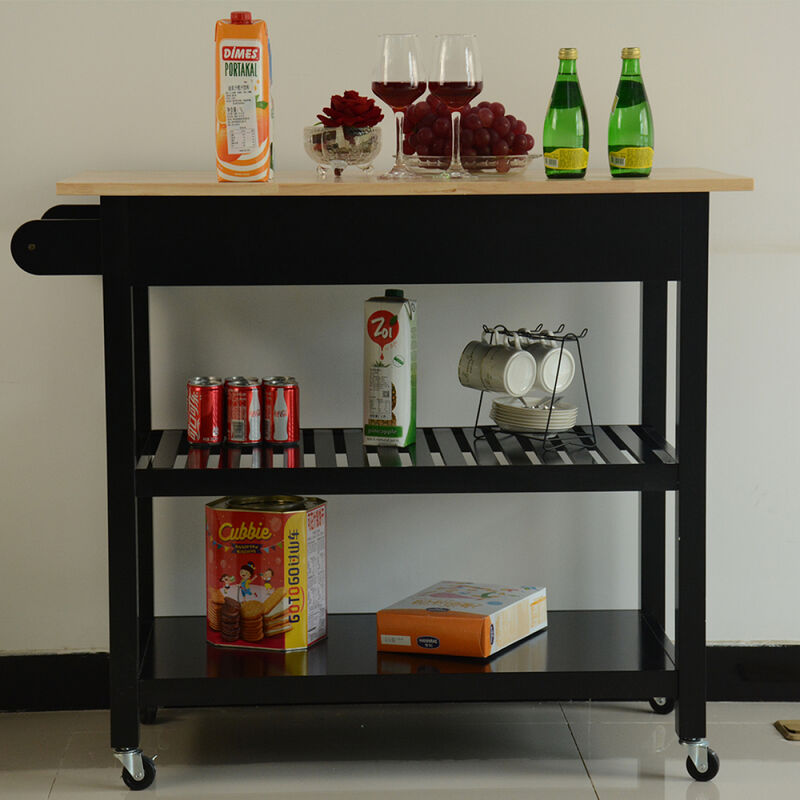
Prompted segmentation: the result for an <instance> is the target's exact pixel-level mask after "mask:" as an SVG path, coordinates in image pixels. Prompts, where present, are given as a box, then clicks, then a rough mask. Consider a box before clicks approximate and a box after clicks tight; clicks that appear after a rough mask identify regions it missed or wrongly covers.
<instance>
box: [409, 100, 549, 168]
mask: <svg viewBox="0 0 800 800" xmlns="http://www.w3.org/2000/svg"><path fill="white" fill-rule="evenodd" d="M533 144H534V141H533V136H531V135H530V134H529V133H528V126H527V125H526V124H525V123H524V122H523V121H522V120H521V119H517V118H516V117H515V116H513V115H511V114H506V109H505V106H503V104H502V103H490V102H488V101H487V100H484V101H482V102H480V103H478V105H477V106H475V107H472V106H470V105H469V104H468V105H466V106H464V107H463V108H462V109H461V158H462V159H463V160H464V165H465V166H467V167H468V166H469V161H470V159H471V158H475V157H476V156H508V155H515V156H519V155H525V154H526V153H528V152H529V151H530V150H531V149H532V148H533ZM403 153H404V154H405V155H407V156H410V155H413V154H414V153H416V154H417V155H419V156H441V157H442V158H443V159H444V158H448V159H449V158H450V155H451V153H452V145H451V131H450V111H449V110H448V108H447V106H446V105H445V104H444V103H443V102H442V101H441V100H439V99H437V98H436V97H434V95H428V98H427V99H426V100H423V101H422V102H419V103H415V104H414V105H411V106H409V107H408V109H407V110H406V115H405V119H404V121H403ZM504 163H505V164H507V162H503V161H502V160H499V161H498V167H499V166H501V165H503V164H504Z"/></svg>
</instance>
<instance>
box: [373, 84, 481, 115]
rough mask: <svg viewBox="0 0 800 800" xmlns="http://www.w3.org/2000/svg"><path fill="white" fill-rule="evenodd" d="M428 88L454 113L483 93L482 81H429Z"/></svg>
mask: <svg viewBox="0 0 800 800" xmlns="http://www.w3.org/2000/svg"><path fill="white" fill-rule="evenodd" d="M430 87H431V93H432V94H435V95H436V97H438V98H439V99H440V100H441V101H442V102H443V103H444V104H445V105H446V106H447V107H448V108H449V109H450V110H451V111H455V110H456V109H458V108H461V107H462V106H465V105H466V104H467V103H469V102H470V101H471V100H473V99H474V98H476V97H477V96H478V95H479V94H480V93H481V92H482V91H483V81H472V82H467V81H444V82H442V83H439V82H438V81H431V83H430ZM378 97H380V95H378Z"/></svg>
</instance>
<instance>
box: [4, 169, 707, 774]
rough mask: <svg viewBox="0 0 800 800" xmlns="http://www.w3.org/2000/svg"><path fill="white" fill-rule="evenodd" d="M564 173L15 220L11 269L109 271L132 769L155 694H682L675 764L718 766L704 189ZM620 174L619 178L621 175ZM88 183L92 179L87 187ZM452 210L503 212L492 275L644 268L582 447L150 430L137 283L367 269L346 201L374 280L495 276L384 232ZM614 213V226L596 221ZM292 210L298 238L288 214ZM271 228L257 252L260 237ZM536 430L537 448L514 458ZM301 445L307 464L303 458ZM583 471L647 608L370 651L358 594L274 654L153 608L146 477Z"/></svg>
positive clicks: (152, 493) (623, 276) (525, 478)
mask: <svg viewBox="0 0 800 800" xmlns="http://www.w3.org/2000/svg"><path fill="white" fill-rule="evenodd" d="M571 183H573V184H578V183H579V182H577V181H573V182H571ZM589 183H590V181H589V180H588V179H587V181H586V185H587V186H588V185H589ZM580 184H581V185H580V186H576V187H573V188H572V189H570V188H569V187H567V189H564V190H562V191H563V193H561V194H549V193H547V192H549V191H550V190H551V188H552V187H550V186H547V187H545V189H546V191H543V192H538V193H537V191H538V190H537V189H536V188H535V186H534V188H533V189H532V190H531V191H530V193H529V194H525V193H523V194H507V195H506V194H503V193H502V189H501V188H500V186H501V184H499V183H498V188H497V189H496V192H497V193H496V194H482V195H481V194H476V195H471V196H459V195H458V194H452V195H448V196H424V195H419V194H417V195H397V196H379V197H376V196H367V194H365V195H364V196H361V195H349V196H348V195H342V196H322V194H320V195H317V196H283V195H281V194H280V193H275V194H273V195H264V196H250V197H238V196H236V197H234V196H224V193H222V192H221V190H220V189H219V187H217V186H216V184H214V185H209V189H208V192H207V194H208V195H209V196H199V197H198V196H183V195H180V192H179V191H178V192H177V193H176V192H175V191H171V192H164V195H165V196H149V195H147V194H142V193H136V192H131V193H127V189H126V188H125V187H123V188H122V189H118V190H116V191H114V192H109V194H108V195H106V196H102V198H101V201H100V204H99V205H96V204H94V205H83V206H56V207H55V208H53V209H50V211H48V212H47V213H46V214H45V215H44V218H43V219H41V220H34V221H31V222H28V223H25V224H24V225H22V226H21V227H20V228H19V229H18V230H17V232H16V233H15V235H14V237H13V240H12V253H13V255H14V258H15V260H16V261H17V263H18V264H19V265H20V266H21V267H22V268H23V269H25V270H26V271H28V272H30V273H33V274H41V275H58V274H61V275H67V274H70V275H78V274H95V275H100V276H102V282H103V308H104V320H105V323H104V324H105V368H106V369H105V374H106V414H107V424H106V437H107V476H108V520H109V529H108V547H109V571H110V575H111V576H112V577H111V580H110V585H109V616H110V681H111V684H110V685H111V744H112V747H113V748H114V751H115V753H116V754H117V756H118V757H119V758H120V760H122V761H123V764H124V766H125V774H126V775H127V776H128V777H127V778H126V782H128V783H129V784H130V782H133V783H134V784H135V785H136V786H137V787H139V788H140V787H141V785H142V782H143V781H147V780H152V774H154V770H152V769H151V767H152V762H150V765H149V766H148V761H147V759H146V757H144V756H143V755H142V753H141V750H140V749H139V725H140V720H141V721H149V720H151V719H152V718H153V716H154V715H155V710H156V708H158V707H160V706H193V705H196V706H209V705H218V706H226V705H237V704H248V705H253V704H270V703H282V704H287V703H288V704H292V703H316V702H342V703H349V702H437V701H464V700H483V701H499V700H563V699H594V700H602V699H606V700H612V699H613V700H648V699H649V700H650V701H651V705H652V706H653V708H654V709H656V710H657V711H660V712H665V711H669V710H671V708H672V706H673V705H674V706H675V710H676V713H675V729H676V732H677V735H678V738H679V739H680V741H681V742H683V743H685V744H687V745H688V746H689V758H688V761H687V768H688V769H689V772H690V774H692V776H693V777H695V778H698V779H700V780H707V779H709V778H711V777H713V775H714V774H716V770H717V768H718V766H719V761H718V759H717V758H716V755H714V754H713V751H711V750H710V749H709V748H708V742H707V741H706V739H705V735H706V707H705V697H706V688H705V682H706V666H705V570H706V547H705V516H706V511H705V509H706V506H705V493H706V475H705V473H706V344H707V334H706V327H707V275H708V208H709V195H708V191H709V190H708V189H695V190H687V189H685V188H677V187H676V188H674V189H671V188H670V187H669V186H668V187H667V188H666V189H664V190H661V189H659V190H658V191H657V192H652V193H648V192H647V191H644V192H642V191H641V187H643V186H644V187H646V186H647V184H643V183H641V182H639V183H637V182H636V181H634V180H631V181H630V183H625V184H622V183H618V184H615V188H614V190H613V193H609V194H600V193H592V192H590V191H589V189H590V188H591V187H589V188H587V189H586V190H585V191H586V193H583V192H584V189H583V182H580ZM515 185H516V184H515ZM126 186H127V184H126ZM619 186H625V187H628V186H630V187H632V188H631V189H630V191H629V192H620V190H619V189H618V188H616V187H619ZM290 190H291V187H289V188H288V189H287V191H288V192H289V194H291V192H290ZM193 191H194V193H195V194H196V193H197V187H194V190H193ZM326 191H328V192H330V191H333V189H332V188H331V187H330V186H326ZM95 193H99V194H101V195H103V194H104V193H103V190H102V187H101V189H100V191H97V192H95ZM120 194H122V195H123V196H119V195H120ZM215 194H216V195H220V194H222V196H212V195H215ZM166 195H170V196H166ZM465 215H466V216H467V217H468V218H470V219H478V218H480V219H482V220H483V224H484V226H485V229H487V230H490V229H496V228H503V229H508V230H515V231H518V232H519V235H515V236H513V237H510V238H509V239H508V248H509V253H508V255H509V258H508V259H507V260H506V267H505V268H504V271H503V274H502V280H503V281H505V282H508V283H520V284H525V283H530V282H532V281H538V282H543V281H544V282H547V281H554V280H557V281H558V282H560V283H562V282H597V281H611V282H615V281H635V282H639V283H640V285H641V306H640V309H641V369H640V376H641V414H640V419H639V421H638V422H634V423H631V424H628V425H604V424H599V425H595V426H594V434H595V443H594V445H593V446H592V445H589V447H590V449H591V453H589V452H588V451H586V450H577V451H576V452H575V453H571V454H569V456H568V461H569V463H565V460H564V459H563V458H560V457H559V456H561V455H564V454H563V453H561V454H558V453H552V452H549V451H547V450H544V449H543V448H541V447H539V445H538V444H537V443H535V442H534V443H533V444H531V443H530V442H526V441H525V440H523V439H522V438H519V437H514V436H510V437H508V438H507V439H504V440H503V441H498V440H497V439H496V438H494V437H493V435H492V434H491V431H488V432H487V436H486V438H485V440H481V441H475V440H473V439H472V437H471V436H470V435H469V434H470V432H471V429H470V428H469V427H468V428H458V427H449V428H447V427H444V428H420V429H418V435H417V442H416V444H415V445H413V446H411V447H409V448H400V449H399V450H398V449H394V448H377V449H375V448H365V447H364V446H363V444H362V442H361V431H360V430H358V429H347V428H333V429H330V428H328V429H310V428H307V429H305V430H304V431H303V440H302V442H301V446H300V448H301V451H302V453H301V458H300V459H299V464H300V467H301V468H298V469H273V468H270V467H269V466H268V465H262V467H261V468H257V469H253V468H249V469H244V468H238V467H237V466H236V465H233V466H228V465H226V466H225V468H216V469H210V468H208V469H204V468H199V469H186V468H185V466H186V465H185V459H184V458H183V456H185V455H186V454H187V452H188V443H187V441H186V433H185V430H184V431H182V430H157V429H154V428H153V427H152V421H151V414H150V342H149V335H150V334H149V322H148V287H150V286H176V285H211V286H223V285H265V284H272V285H277V284H294V285H297V284H304V285H310V284H330V283H332V282H335V283H344V284H351V285H362V286H363V285H372V284H374V281H375V279H376V272H375V271H374V265H373V263H372V260H371V259H355V260H352V259H351V260H349V261H348V264H347V266H346V268H345V267H344V266H341V267H340V268H335V267H334V266H332V265H330V264H329V262H328V260H326V259H321V258H320V257H319V242H325V241H338V239H337V237H339V236H341V233H342V230H343V225H344V224H345V223H346V222H347V221H351V220H358V221H359V240H360V247H361V248H362V250H363V252H374V253H379V254H381V261H382V264H381V270H380V273H379V275H380V277H381V280H382V282H383V281H385V282H386V284H387V285H388V283H389V282H390V281H391V282H396V283H400V284H429V283H449V282H452V283H473V284H485V283H493V282H496V281H497V280H498V277H499V276H498V275H497V274H496V273H492V272H491V271H487V270H486V269H484V264H486V263H492V260H493V258H494V255H495V254H494V249H493V248H494V240H493V239H492V238H491V237H476V239H475V241H474V242H473V243H471V244H470V247H469V249H468V254H467V257H465V258H466V260H465V259H460V260H459V264H458V266H457V267H455V266H454V267H453V268H452V271H448V270H447V268H446V267H441V268H439V267H437V270H438V271H437V270H433V269H431V268H430V266H429V265H427V264H426V263H424V262H422V261H420V260H419V259H409V258H408V256H407V252H406V250H405V248H392V247H386V242H389V241H393V239H394V235H395V234H396V231H395V229H394V226H395V224H396V220H398V219H411V218H414V219H421V218H425V219H433V218H435V219H436V220H437V226H438V228H439V229H440V230H455V229H460V228H461V227H462V226H463V220H464V219H465ZM531 219H536V220H540V221H544V222H547V223H548V224H549V225H550V227H553V226H556V227H557V224H561V221H565V220H568V221H571V223H572V222H574V223H575V224H574V225H572V224H571V223H570V224H571V227H570V228H569V241H568V242H567V241H566V239H565V237H564V236H561V235H559V236H547V237H538V236H536V235H535V231H534V230H533V229H531V228H530V227H529V225H528V222H529V221H530V220H531ZM623 219H624V220H625V226H624V236H616V237H611V236H609V234H608V232H609V231H610V230H615V229H617V228H618V222H619V220H623ZM308 220H313V226H314V236H307V235H303V233H302V230H303V229H302V227H298V226H300V225H302V224H305V223H306V222H307V221H308ZM348 224H349V223H348ZM221 229H222V230H226V229H231V230H234V229H235V230H239V231H253V232H258V234H259V235H258V236H255V235H254V237H253V238H252V240H250V239H243V240H242V241H241V243H240V246H239V247H237V248H234V249H231V248H230V247H229V246H228V245H227V243H226V242H225V240H224V238H221V237H219V236H218V235H217V232H218V231H219V230H221ZM540 229H541V228H540V227H539V226H537V228H536V230H540ZM526 231H528V233H526ZM267 234H269V235H270V236H271V237H272V249H271V250H270V260H269V262H266V261H265V260H264V256H263V250H262V248H261V238H262V237H263V236H265V235H267ZM564 247H568V248H569V251H570V252H569V256H568V257H566V258H565V255H564ZM532 254H533V255H535V261H536V262H537V263H540V264H542V265H551V264H554V263H557V264H559V269H555V270H554V269H549V268H542V269H541V270H537V269H535V268H532V266H531V256H532ZM630 254H634V255H635V257H632V256H631V255H630ZM220 265H224V268H222V267H221V266H220ZM289 265H292V266H293V268H292V269H289ZM441 270H444V271H441ZM670 281H674V282H676V284H677V308H676V332H677V359H676V360H677V366H676V408H677V416H678V426H677V434H676V442H675V447H673V446H672V445H670V444H669V443H668V442H667V438H666V395H667V317H668V313H667V286H668V282H670ZM356 294H357V296H358V297H361V296H362V295H363V292H362V291H358V290H356ZM363 296H366V295H363ZM356 305H358V303H357V304H356ZM473 311H474V312H477V313H479V309H474V310H473ZM423 346H424V343H423ZM176 390H177V389H176ZM581 432H582V433H584V434H586V435H589V434H588V432H587V431H585V430H583V431H581ZM531 447H532V448H533V449H534V450H536V455H537V456H538V457H539V458H538V463H536V462H532V460H531V459H530V458H528V453H529V452H530V448H531ZM537 448H538V450H537ZM219 452H220V451H219V449H217V450H214V449H212V454H218V453H219ZM501 455H502V456H503V458H500V456H501ZM303 457H305V458H306V459H308V460H310V461H311V462H313V466H312V467H309V466H303V463H304V461H303ZM375 461H377V463H375ZM586 491H593V492H608V491H625V492H636V493H638V494H639V497H640V507H639V531H640V533H639V543H640V569H639V583H640V591H639V607H638V608H635V609H627V610H626V609H623V610H578V611H558V610H554V611H551V612H550V614H549V615H548V629H547V631H546V632H545V633H543V634H542V635H538V636H535V637H533V638H532V639H529V640H525V641H523V642H521V643H519V644H518V645H516V646H513V647H511V648H509V649H508V650H505V651H503V652H501V653H499V654H498V655H497V656H496V657H494V658H493V659H491V660H490V661H488V662H486V663H485V664H484V665H482V668H481V669H480V670H477V671H476V670H475V669H472V668H471V666H472V665H464V664H461V663H460V662H451V661H449V660H447V659H445V660H444V661H442V660H437V659H441V658H442V657H431V658H429V659H428V658H425V657H421V660H420V659H416V658H414V657H412V656H402V655H401V656H399V657H395V654H383V653H379V652H377V648H376V640H375V623H374V615H371V614H332V615H330V617H329V635H328V639H327V641H325V642H323V643H321V644H320V645H316V646H315V647H313V648H312V649H311V650H309V651H308V653H305V654H301V655H302V658H301V659H295V660H292V662H291V664H290V663H289V661H290V659H289V658H288V656H287V657H285V658H283V657H275V656H271V657H270V656H267V655H265V654H261V653H255V654H253V653H248V652H235V651H224V652H223V651H219V650H217V649H216V648H213V647H211V646H209V645H207V644H206V642H205V630H206V627H205V625H206V623H205V617H204V616H196V617H160V616H158V615H157V614H156V613H155V609H154V607H153V516H152V499H153V497H175V496H195V497H207V496H209V495H223V494H233V495H245V494H271V493H284V494H285V493H293V494H305V493H307V494H317V495H320V494H321V495H323V496H325V495H326V494H327V495H331V494H333V495H335V494H385V493H453V492H456V493H478V492H481V493H487V494H491V493H495V492H502V493H507V492H586ZM667 492H674V493H675V496H676V498H677V499H676V514H675V527H676V530H675V537H674V544H675V548H676V558H675V570H676V583H675V594H676V607H675V641H674V643H673V642H672V641H670V639H669V638H668V637H667V636H666V634H665V633H664V629H665V612H666V607H665V581H666V576H665V566H666V565H665V502H666V494H667ZM201 541H202V536H200V537H199V539H198V546H199V547H201V546H202V545H201V544H200V543H199V542H201ZM198 580H200V578H199V577H198ZM288 655H292V654H288Z"/></svg>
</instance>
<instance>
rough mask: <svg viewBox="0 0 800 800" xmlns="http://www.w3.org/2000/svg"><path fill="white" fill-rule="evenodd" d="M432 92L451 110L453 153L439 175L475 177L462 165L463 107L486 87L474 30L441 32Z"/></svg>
mask: <svg viewBox="0 0 800 800" xmlns="http://www.w3.org/2000/svg"><path fill="white" fill-rule="evenodd" d="M430 77H431V81H430V90H431V94H433V95H434V96H435V97H437V98H438V99H439V100H441V101H442V102H443V103H444V104H445V105H446V106H447V108H448V110H449V111H450V117H451V122H452V124H451V126H450V127H451V139H450V141H451V144H452V148H453V149H452V155H451V160H450V166H449V167H448V168H447V169H446V170H445V171H444V172H442V173H441V174H440V175H437V176H436V177H437V178H442V179H444V180H453V179H459V180H465V179H470V178H474V177H475V176H474V175H470V173H469V172H467V171H466V170H465V169H464V167H463V166H462V165H461V152H460V150H461V114H460V109H461V107H462V106H465V105H466V104H467V103H469V102H470V101H471V100H473V99H474V98H475V97H477V96H478V95H479V94H480V93H481V90H482V89H483V69H482V67H481V59H480V55H479V54H478V37H477V36H475V34H473V33H458V34H454V33H440V34H437V35H436V37H435V56H434V65H433V70H432V71H431V76H430Z"/></svg>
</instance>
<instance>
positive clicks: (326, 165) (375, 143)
mask: <svg viewBox="0 0 800 800" xmlns="http://www.w3.org/2000/svg"><path fill="white" fill-rule="evenodd" d="M303 145H304V147H305V150H306V153H308V155H309V156H310V157H311V158H312V159H313V160H314V161H316V162H317V175H319V177H320V178H327V177H328V176H329V175H330V174H333V175H335V176H336V177H337V178H338V177H339V176H340V175H341V174H342V171H343V170H344V169H345V168H346V167H358V168H359V169H360V170H362V172H365V173H367V174H370V173H371V172H372V162H373V161H374V160H375V158H376V156H377V155H378V153H379V152H380V150H381V129H380V128H379V127H377V126H375V127H372V128H344V127H341V126H339V127H337V128H326V127H324V126H323V125H308V126H307V127H305V128H303Z"/></svg>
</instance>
